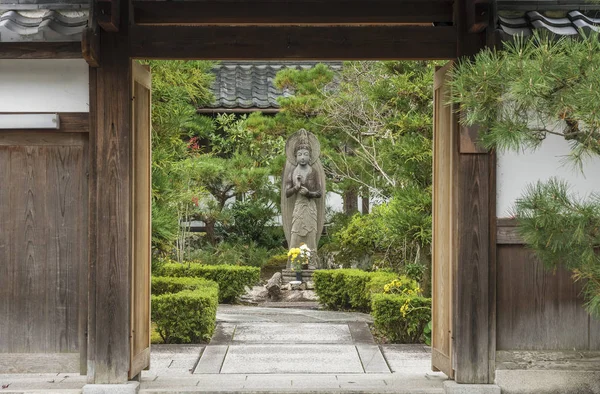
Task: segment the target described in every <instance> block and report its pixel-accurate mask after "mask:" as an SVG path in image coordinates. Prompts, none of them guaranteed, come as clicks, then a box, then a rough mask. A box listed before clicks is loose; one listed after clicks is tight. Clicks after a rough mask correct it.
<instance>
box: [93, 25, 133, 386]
mask: <svg viewBox="0 0 600 394" xmlns="http://www.w3.org/2000/svg"><path fill="white" fill-rule="evenodd" d="M101 34H102V36H101V39H100V43H101V52H102V64H101V67H100V68H98V69H96V111H97V114H102V116H97V117H96V133H95V134H94V135H93V137H92V138H93V139H94V143H93V144H92V145H91V146H92V150H91V151H90V155H91V156H92V162H93V163H94V165H95V171H96V174H95V178H96V180H95V185H94V190H93V193H94V195H93V196H90V210H91V211H93V213H92V215H93V220H94V223H93V226H92V227H91V229H90V231H91V232H92V234H95V240H94V241H93V242H92V243H93V244H94V245H93V249H91V250H90V253H91V255H90V260H91V261H94V273H93V276H94V277H95V278H94V279H95V280H94V282H95V290H94V291H95V300H94V308H95V328H94V331H95V332H94V339H93V342H94V344H93V345H94V351H93V357H94V360H93V368H92V369H93V370H92V371H91V373H92V374H93V375H91V376H90V372H88V377H89V378H90V380H93V382H94V383H98V384H101V383H125V382H127V371H128V369H129V327H130V315H129V292H130V283H131V276H130V265H131V263H130V259H131V237H130V225H131V222H130V219H131V170H130V163H131V128H130V122H131V119H130V114H131V109H130V80H129V77H130V60H129V56H128V42H127V40H126V39H125V38H126V37H125V36H122V35H121V34H115V33H106V32H104V31H102V33H101Z"/></svg>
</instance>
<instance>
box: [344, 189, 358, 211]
mask: <svg viewBox="0 0 600 394" xmlns="http://www.w3.org/2000/svg"><path fill="white" fill-rule="evenodd" d="M343 198H344V213H345V214H346V215H347V216H352V215H354V214H355V213H356V212H358V192H357V190H356V189H354V188H352V189H348V190H346V191H345V192H344V196H343Z"/></svg>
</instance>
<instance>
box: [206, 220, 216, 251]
mask: <svg viewBox="0 0 600 394" xmlns="http://www.w3.org/2000/svg"><path fill="white" fill-rule="evenodd" d="M205 223H206V240H207V241H208V242H210V244H211V245H213V246H214V245H216V244H217V239H216V237H215V223H216V221H215V220H214V219H211V220H207V221H205Z"/></svg>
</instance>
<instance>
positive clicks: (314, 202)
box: [281, 129, 325, 268]
mask: <svg viewBox="0 0 600 394" xmlns="http://www.w3.org/2000/svg"><path fill="white" fill-rule="evenodd" d="M285 150H286V156H287V160H286V165H285V169H284V171H283V185H282V193H281V212H282V219H283V229H284V232H285V236H286V239H287V242H288V247H289V248H290V249H291V248H298V247H300V245H301V244H305V245H306V246H308V247H309V248H310V250H311V251H312V252H316V250H317V245H318V243H319V239H320V237H321V232H322V231H323V224H324V212H325V172H324V171H323V166H322V165H321V161H320V160H319V156H320V152H321V148H320V144H319V141H318V140H317V138H316V137H315V135H314V134H312V133H310V132H308V131H306V130H304V129H300V130H298V131H297V132H296V133H294V134H292V135H291V136H290V137H289V138H288V140H287V142H286V147H285ZM312 255H313V256H316V253H312ZM288 265H289V263H288ZM288 268H289V267H288Z"/></svg>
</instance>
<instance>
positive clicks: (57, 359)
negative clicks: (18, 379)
mask: <svg viewBox="0 0 600 394" xmlns="http://www.w3.org/2000/svg"><path fill="white" fill-rule="evenodd" d="M78 372H79V354H78V353H50V354H43V353H36V354H31V353H8V354H2V353H0V373H3V374H4V373H6V374H22V373H75V374H76V373H78Z"/></svg>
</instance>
